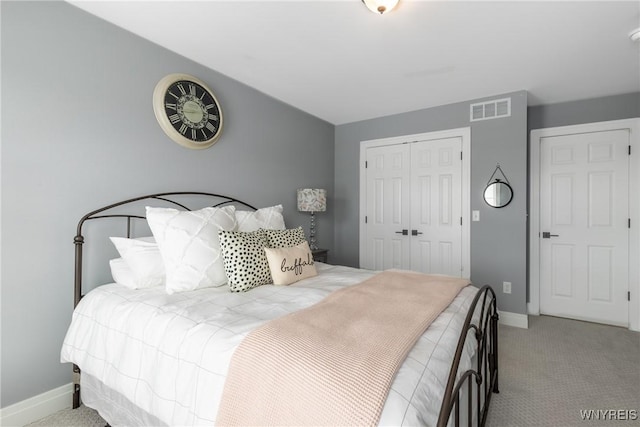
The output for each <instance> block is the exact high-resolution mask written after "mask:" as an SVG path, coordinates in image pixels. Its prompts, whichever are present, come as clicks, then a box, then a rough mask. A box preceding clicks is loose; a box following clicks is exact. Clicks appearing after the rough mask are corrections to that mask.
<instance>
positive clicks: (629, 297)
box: [627, 292, 631, 301]
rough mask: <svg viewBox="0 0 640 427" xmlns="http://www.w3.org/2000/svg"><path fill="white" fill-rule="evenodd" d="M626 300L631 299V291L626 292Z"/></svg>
mask: <svg viewBox="0 0 640 427" xmlns="http://www.w3.org/2000/svg"><path fill="white" fill-rule="evenodd" d="M627 301H631V292H627Z"/></svg>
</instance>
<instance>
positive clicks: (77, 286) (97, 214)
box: [73, 191, 256, 307]
mask: <svg viewBox="0 0 640 427" xmlns="http://www.w3.org/2000/svg"><path fill="white" fill-rule="evenodd" d="M189 196H202V197H198V199H199V200H201V201H202V200H203V199H204V200H209V201H210V202H208V203H204V205H205V206H211V207H220V206H224V205H231V204H233V205H235V204H239V205H243V206H246V207H247V208H249V209H252V210H255V209H256V208H255V207H253V206H252V205H250V204H249V203H246V202H243V201H242V200H238V199H235V198H233V197H229V196H224V195H221V194H214V193H203V192H197V191H196V192H194V191H180V192H173V193H157V194H149V195H146V196H140V197H134V198H133V199H128V200H123V201H121V202H117V203H113V204H110V205H108V206H104V207H101V208H100V209H96V210H94V211H91V212H89V213H88V214H86V215H85V216H83V217H82V218H81V219H80V221H79V222H78V228H77V231H76V236H75V237H74V239H73V243H74V244H75V247H76V257H75V278H74V299H73V306H74V307H75V306H76V305H78V303H79V302H80V300H81V299H82V297H83V293H82V248H83V244H84V236H83V235H82V226H83V225H84V223H85V222H86V221H89V220H93V219H104V218H123V219H124V220H126V222H127V237H131V220H132V219H142V220H144V219H146V218H145V216H143V215H138V214H128V213H121V212H115V210H116V208H119V207H122V206H126V205H131V207H133V205H134V204H135V203H137V202H141V201H144V200H150V201H162V202H165V203H168V204H169V205H172V206H175V207H177V208H179V209H184V210H186V211H190V210H192V209H191V208H189V207H188V206H187V205H186V204H185V203H184V202H182V203H181V202H178V201H177V200H175V199H177V198H179V197H189ZM137 206H138V207H139V205H137ZM201 207H202V206H198V207H197V208H198V209H200V208H201Z"/></svg>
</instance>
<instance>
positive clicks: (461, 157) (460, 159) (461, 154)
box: [460, 151, 462, 160]
mask: <svg viewBox="0 0 640 427" xmlns="http://www.w3.org/2000/svg"><path fill="white" fill-rule="evenodd" d="M460 160H462V151H461V152H460Z"/></svg>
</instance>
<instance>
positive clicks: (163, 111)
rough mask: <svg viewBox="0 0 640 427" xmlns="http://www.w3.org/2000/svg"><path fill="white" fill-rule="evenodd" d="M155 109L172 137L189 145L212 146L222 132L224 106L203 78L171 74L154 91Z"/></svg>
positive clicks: (159, 119) (179, 142) (163, 126)
mask: <svg viewBox="0 0 640 427" xmlns="http://www.w3.org/2000/svg"><path fill="white" fill-rule="evenodd" d="M153 112H154V113H155V115H156V119H157V120H158V123H160V127H161V128H162V130H163V131H164V132H165V133H166V134H167V136H168V137H169V138H171V139H172V140H173V141H175V142H177V143H178V144H180V145H182V146H185V147H188V148H208V147H211V146H212V145H213V144H215V142H216V141H217V140H218V138H219V137H220V133H221V132H222V108H220V103H219V102H218V100H217V99H216V97H215V95H214V94H213V91H211V89H209V88H208V87H207V85H206V84H205V83H204V82H203V81H202V80H200V79H197V78H195V77H193V76H189V75H187V74H169V75H168V76H166V77H164V78H163V79H161V80H160V81H159V82H158V84H157V85H156V88H155V90H154V91H153Z"/></svg>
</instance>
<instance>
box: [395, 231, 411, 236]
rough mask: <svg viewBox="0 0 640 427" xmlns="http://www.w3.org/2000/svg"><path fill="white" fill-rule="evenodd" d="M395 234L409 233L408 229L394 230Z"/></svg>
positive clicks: (405, 234) (404, 234)
mask: <svg viewBox="0 0 640 427" xmlns="http://www.w3.org/2000/svg"><path fill="white" fill-rule="evenodd" d="M396 234H402V235H403V236H407V235H409V230H402V231H396Z"/></svg>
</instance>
